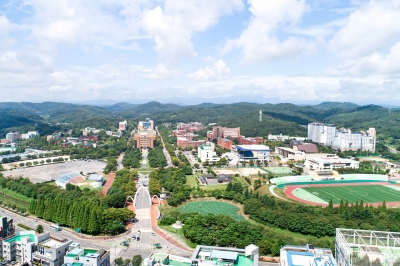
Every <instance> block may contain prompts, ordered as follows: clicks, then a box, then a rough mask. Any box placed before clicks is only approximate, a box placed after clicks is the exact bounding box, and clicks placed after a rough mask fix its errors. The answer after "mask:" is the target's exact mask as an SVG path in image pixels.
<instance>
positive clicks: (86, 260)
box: [63, 243, 110, 266]
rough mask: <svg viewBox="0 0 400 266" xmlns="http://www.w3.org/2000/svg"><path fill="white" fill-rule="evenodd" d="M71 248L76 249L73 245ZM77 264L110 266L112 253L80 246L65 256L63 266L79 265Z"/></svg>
mask: <svg viewBox="0 0 400 266" xmlns="http://www.w3.org/2000/svg"><path fill="white" fill-rule="evenodd" d="M73 244H75V243H73ZM71 247H74V245H72V244H71ZM77 263H78V264H80V265H85V266H110V251H108V250H104V249H99V250H97V249H86V248H85V249H83V248H80V246H79V245H78V247H75V248H73V249H71V250H70V251H69V252H68V253H67V254H66V255H65V256H64V264H63V266H72V265H77Z"/></svg>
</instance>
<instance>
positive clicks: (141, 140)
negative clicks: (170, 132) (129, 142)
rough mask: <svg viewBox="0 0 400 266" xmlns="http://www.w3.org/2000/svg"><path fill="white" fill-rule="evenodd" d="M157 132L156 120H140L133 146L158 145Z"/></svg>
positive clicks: (149, 146) (141, 147) (140, 147)
mask: <svg viewBox="0 0 400 266" xmlns="http://www.w3.org/2000/svg"><path fill="white" fill-rule="evenodd" d="M156 140H157V132H156V131H155V130H154V122H153V120H150V119H149V118H146V121H139V125H138V130H136V131H135V132H134V135H133V141H134V144H133V147H134V148H138V149H148V148H154V147H155V146H156Z"/></svg>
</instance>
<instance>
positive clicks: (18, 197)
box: [0, 187, 32, 202]
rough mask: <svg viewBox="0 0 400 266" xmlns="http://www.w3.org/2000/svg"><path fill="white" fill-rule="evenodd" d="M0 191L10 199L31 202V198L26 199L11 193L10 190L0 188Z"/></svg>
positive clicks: (13, 192)
mask: <svg viewBox="0 0 400 266" xmlns="http://www.w3.org/2000/svg"><path fill="white" fill-rule="evenodd" d="M0 191H1V192H3V193H5V194H7V195H10V196H11V197H14V198H16V199H19V200H22V201H25V202H31V201H32V199H31V198H28V197H27V196H24V195H22V194H19V193H17V192H15V191H12V190H10V189H8V188H2V187H0Z"/></svg>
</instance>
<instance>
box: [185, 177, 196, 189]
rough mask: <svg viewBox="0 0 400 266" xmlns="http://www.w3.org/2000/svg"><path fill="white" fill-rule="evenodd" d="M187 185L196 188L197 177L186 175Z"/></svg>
mask: <svg viewBox="0 0 400 266" xmlns="http://www.w3.org/2000/svg"><path fill="white" fill-rule="evenodd" d="M186 185H188V186H190V187H193V188H196V187H197V186H198V182H197V177H196V176H194V175H187V176H186Z"/></svg>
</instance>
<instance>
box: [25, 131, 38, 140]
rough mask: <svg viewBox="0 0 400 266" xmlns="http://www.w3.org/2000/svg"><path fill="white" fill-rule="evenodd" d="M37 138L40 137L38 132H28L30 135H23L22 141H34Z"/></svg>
mask: <svg viewBox="0 0 400 266" xmlns="http://www.w3.org/2000/svg"><path fill="white" fill-rule="evenodd" d="M36 136H38V137H39V136H40V135H39V132H37V131H28V133H24V134H22V135H21V139H33V138H34V137H36Z"/></svg>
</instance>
